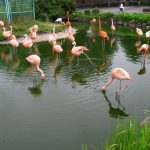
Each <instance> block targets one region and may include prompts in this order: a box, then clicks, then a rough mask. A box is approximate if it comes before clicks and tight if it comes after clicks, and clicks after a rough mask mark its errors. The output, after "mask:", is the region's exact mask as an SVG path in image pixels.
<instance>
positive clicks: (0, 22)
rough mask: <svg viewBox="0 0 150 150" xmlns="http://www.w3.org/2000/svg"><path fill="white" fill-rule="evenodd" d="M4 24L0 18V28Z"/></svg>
mask: <svg viewBox="0 0 150 150" xmlns="http://www.w3.org/2000/svg"><path fill="white" fill-rule="evenodd" d="M4 26H5V24H4V22H3V21H2V20H0V28H3V27H4Z"/></svg>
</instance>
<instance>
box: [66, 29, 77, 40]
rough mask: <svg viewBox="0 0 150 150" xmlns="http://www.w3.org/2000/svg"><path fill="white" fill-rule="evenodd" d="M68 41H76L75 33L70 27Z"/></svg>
mask: <svg viewBox="0 0 150 150" xmlns="http://www.w3.org/2000/svg"><path fill="white" fill-rule="evenodd" d="M67 39H68V40H69V41H71V42H73V41H74V40H75V38H74V36H73V33H72V27H71V26H69V27H68V30H67Z"/></svg>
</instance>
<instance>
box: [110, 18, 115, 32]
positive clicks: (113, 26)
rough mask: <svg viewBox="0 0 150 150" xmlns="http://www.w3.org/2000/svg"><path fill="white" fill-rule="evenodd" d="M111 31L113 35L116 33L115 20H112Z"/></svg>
mask: <svg viewBox="0 0 150 150" xmlns="http://www.w3.org/2000/svg"><path fill="white" fill-rule="evenodd" d="M111 30H112V32H113V33H114V32H115V30H116V27H115V25H114V21H113V19H111Z"/></svg>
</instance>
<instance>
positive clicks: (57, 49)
mask: <svg viewBox="0 0 150 150" xmlns="http://www.w3.org/2000/svg"><path fill="white" fill-rule="evenodd" d="M52 45H53V50H54V51H55V52H56V53H61V52H62V51H63V49H62V47H61V46H60V45H59V44H57V43H56V41H52Z"/></svg>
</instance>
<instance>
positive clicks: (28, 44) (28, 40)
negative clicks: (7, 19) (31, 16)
mask: <svg viewBox="0 0 150 150" xmlns="http://www.w3.org/2000/svg"><path fill="white" fill-rule="evenodd" d="M22 45H23V46H24V47H25V48H31V47H32V45H33V41H32V39H31V38H30V37H29V36H28V35H27V34H25V35H24V40H23V41H22Z"/></svg>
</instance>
